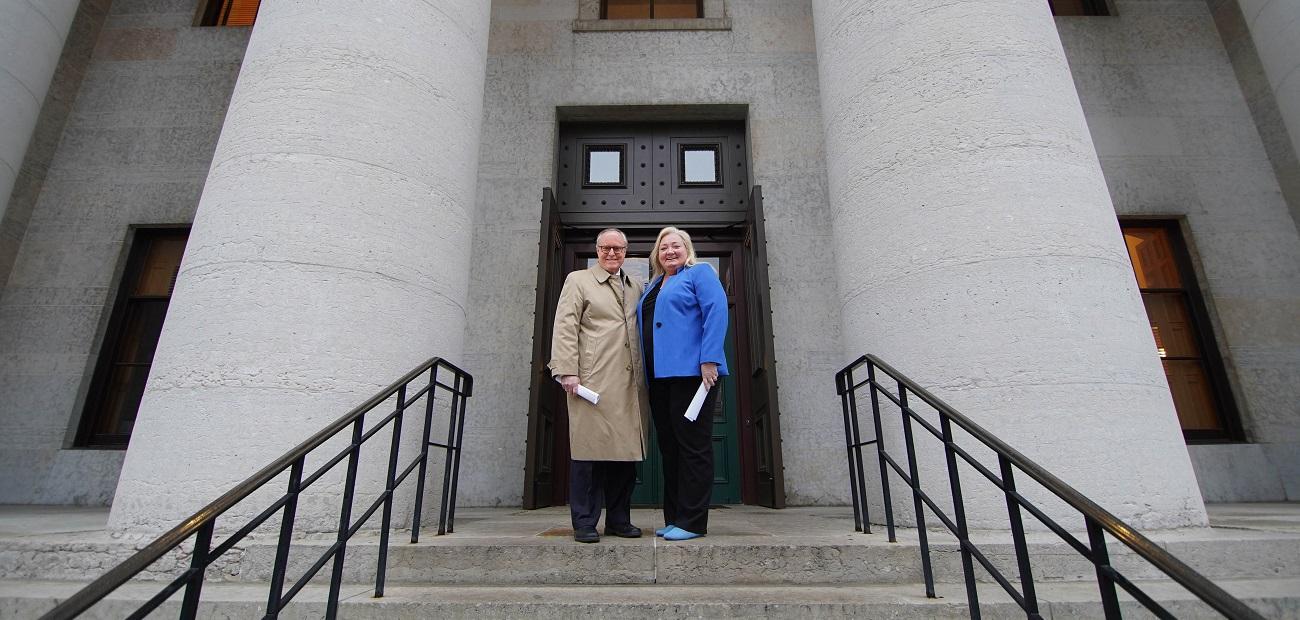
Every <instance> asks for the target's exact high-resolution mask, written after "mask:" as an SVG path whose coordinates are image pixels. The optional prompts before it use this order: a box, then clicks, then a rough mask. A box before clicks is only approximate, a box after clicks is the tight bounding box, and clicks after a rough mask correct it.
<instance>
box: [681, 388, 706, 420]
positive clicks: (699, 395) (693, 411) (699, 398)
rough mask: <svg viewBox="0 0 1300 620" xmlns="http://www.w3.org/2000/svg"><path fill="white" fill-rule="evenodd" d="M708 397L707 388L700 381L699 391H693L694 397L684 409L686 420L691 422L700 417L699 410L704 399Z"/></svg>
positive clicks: (702, 405)
mask: <svg viewBox="0 0 1300 620" xmlns="http://www.w3.org/2000/svg"><path fill="white" fill-rule="evenodd" d="M708 395H709V386H707V385H704V382H703V381H700V389H698V390H695V397H694V398H692V399H691V404H690V405H687V407H686V419H687V420H690V421H692V422H694V421H695V419H696V418H698V417H700V409H701V408H702V407H704V397H705V396H708Z"/></svg>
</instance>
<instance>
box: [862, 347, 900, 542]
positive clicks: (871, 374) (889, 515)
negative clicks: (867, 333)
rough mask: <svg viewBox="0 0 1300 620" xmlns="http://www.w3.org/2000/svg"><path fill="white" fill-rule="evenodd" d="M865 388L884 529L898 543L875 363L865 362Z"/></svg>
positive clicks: (891, 539)
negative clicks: (874, 439) (872, 434)
mask: <svg viewBox="0 0 1300 620" xmlns="http://www.w3.org/2000/svg"><path fill="white" fill-rule="evenodd" d="M867 388H868V391H870V392H871V422H872V424H874V425H875V430H876V460H877V462H878V464H879V466H880V493H881V495H882V496H883V499H884V501H885V529H886V530H888V531H889V542H898V537H897V536H895V535H894V501H893V499H892V498H891V497H890V493H889V469H888V463H886V462H885V435H884V433H882V432H881V430H880V429H881V424H880V394H879V393H877V392H876V390H878V389H880V386H878V385H877V384H876V363H875V362H873V361H871V360H867Z"/></svg>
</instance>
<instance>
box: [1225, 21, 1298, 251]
mask: <svg viewBox="0 0 1300 620" xmlns="http://www.w3.org/2000/svg"><path fill="white" fill-rule="evenodd" d="M1237 2H1238V4H1239V5H1240V7H1241V13H1242V17H1243V18H1244V19H1245V21H1246V26H1247V28H1248V29H1249V31H1250V38H1251V39H1252V40H1253V41H1254V43H1255V51H1256V52H1257V53H1258V54H1259V62H1260V65H1262V67H1263V74H1264V75H1263V77H1264V78H1265V79H1266V80H1267V83H1268V88H1269V89H1270V90H1271V91H1272V92H1273V98H1274V100H1275V101H1277V109H1278V115H1279V116H1281V119H1280V120H1281V123H1277V122H1276V121H1275V117H1273V116H1272V115H1271V114H1269V115H1268V116H1266V117H1265V118H1264V119H1259V121H1257V122H1260V121H1263V123H1265V124H1261V126H1260V133H1261V134H1264V135H1263V136H1262V137H1263V139H1264V142H1265V145H1266V146H1274V144H1275V143H1276V142H1278V141H1281V140H1282V139H1283V137H1282V136H1281V135H1279V134H1283V133H1285V134H1287V136H1289V137H1290V139H1291V140H1290V143H1291V149H1290V151H1291V152H1290V153H1289V154H1287V155H1282V157H1284V158H1285V159H1284V161H1283V162H1278V163H1275V166H1276V165H1279V164H1281V165H1285V166H1286V168H1285V170H1283V169H1279V170H1278V177H1279V178H1278V182H1279V183H1281V185H1282V191H1283V194H1284V195H1286V197H1287V200H1289V201H1291V216H1292V217H1293V218H1295V220H1296V222H1295V223H1296V227H1297V228H1300V204H1297V201H1300V178H1297V177H1296V175H1297V174H1300V170H1297V168H1298V167H1300V163H1297V159H1298V156H1297V154H1300V2H1296V1H1295V0H1237ZM1250 86H1257V85H1256V84H1250ZM1246 94H1247V97H1250V98H1253V97H1251V95H1252V94H1253V93H1251V92H1249V91H1248V92H1247V93H1246ZM1279 125H1280V126H1279ZM1270 133H1272V134H1274V135H1268V134H1270ZM1274 150H1278V149H1273V148H1271V149H1269V151H1270V155H1272V153H1273V151H1274ZM1288 155H1289V156H1288ZM1272 156H1273V157H1274V159H1275V160H1276V159H1277V158H1278V157H1279V156H1278V155H1272ZM1286 160H1289V162H1288V161H1286ZM1288 164H1289V165H1288Z"/></svg>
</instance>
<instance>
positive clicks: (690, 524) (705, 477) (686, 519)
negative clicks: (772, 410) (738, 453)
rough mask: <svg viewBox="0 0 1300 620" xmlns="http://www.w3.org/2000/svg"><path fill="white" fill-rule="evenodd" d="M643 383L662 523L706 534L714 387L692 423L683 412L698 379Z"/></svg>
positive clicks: (711, 455)
mask: <svg viewBox="0 0 1300 620" xmlns="http://www.w3.org/2000/svg"><path fill="white" fill-rule="evenodd" d="M649 387H650V414H651V416H652V417H653V418H654V422H655V434H656V435H657V436H658V437H659V451H660V452H661V453H662V454H663V457H664V458H663V466H664V522H665V523H671V524H673V525H675V526H677V527H679V528H681V529H684V530H686V531H688V532H694V533H696V534H707V533H708V531H709V502H710V501H712V499H713V403H714V401H716V400H717V398H718V385H717V384H714V386H713V389H711V390H709V395H708V396H707V397H705V399H704V407H703V408H702V409H700V417H699V418H697V419H696V420H695V421H694V422H692V421H690V420H687V419H686V417H685V415H684V414H685V413H686V407H687V406H689V405H690V404H691V399H692V398H694V397H695V391H696V390H698V389H699V387H700V379H699V378H698V377H672V378H669V379H653V380H651V381H650V386H649Z"/></svg>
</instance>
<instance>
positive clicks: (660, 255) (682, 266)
mask: <svg viewBox="0 0 1300 620" xmlns="http://www.w3.org/2000/svg"><path fill="white" fill-rule="evenodd" d="M650 268H651V281H650V284H649V285H648V286H646V291H645V293H644V294H643V295H642V296H641V303H640V304H638V306H637V324H638V326H639V327H640V330H641V343H642V349H641V351H642V353H643V355H644V356H645V369H646V379H647V382H648V384H649V391H650V415H651V416H652V417H653V418H654V424H655V433H656V434H657V435H658V437H659V451H660V452H662V453H663V469H664V523H665V525H664V527H663V528H660V529H658V530H656V531H655V534H657V535H659V536H662V537H664V539H665V540H690V539H692V538H699V537H700V536H703V535H705V534H706V533H708V529H709V501H710V500H711V499H712V496H713V437H712V434H713V403H714V401H715V400H716V399H717V396H718V389H717V387H716V386H717V382H718V377H719V376H723V375H726V374H727V359H726V356H725V355H724V353H723V341H724V340H725V338H726V335H727V293H726V291H724V290H722V283H721V282H719V281H718V274H717V273H716V272H714V271H713V268H712V267H710V266H709V265H707V264H698V263H697V262H696V259H695V247H694V246H693V245H691V236H690V235H688V234H686V232H685V231H682V230H678V229H676V228H673V227H671V226H669V227H668V228H665V229H663V230H661V231H659V238H658V239H657V240H656V241H655V245H654V248H653V249H652V250H651V251H650ZM701 382H703V384H704V385H705V386H707V387H708V389H709V391H708V396H707V397H706V398H705V400H704V406H703V407H702V408H701V409H700V414H699V417H698V418H696V419H695V420H693V421H692V420H688V419H686V417H685V413H686V409H687V406H688V405H690V402H691V399H692V398H694V396H695V393H696V391H697V390H698V389H699V387H700V384H701Z"/></svg>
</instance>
